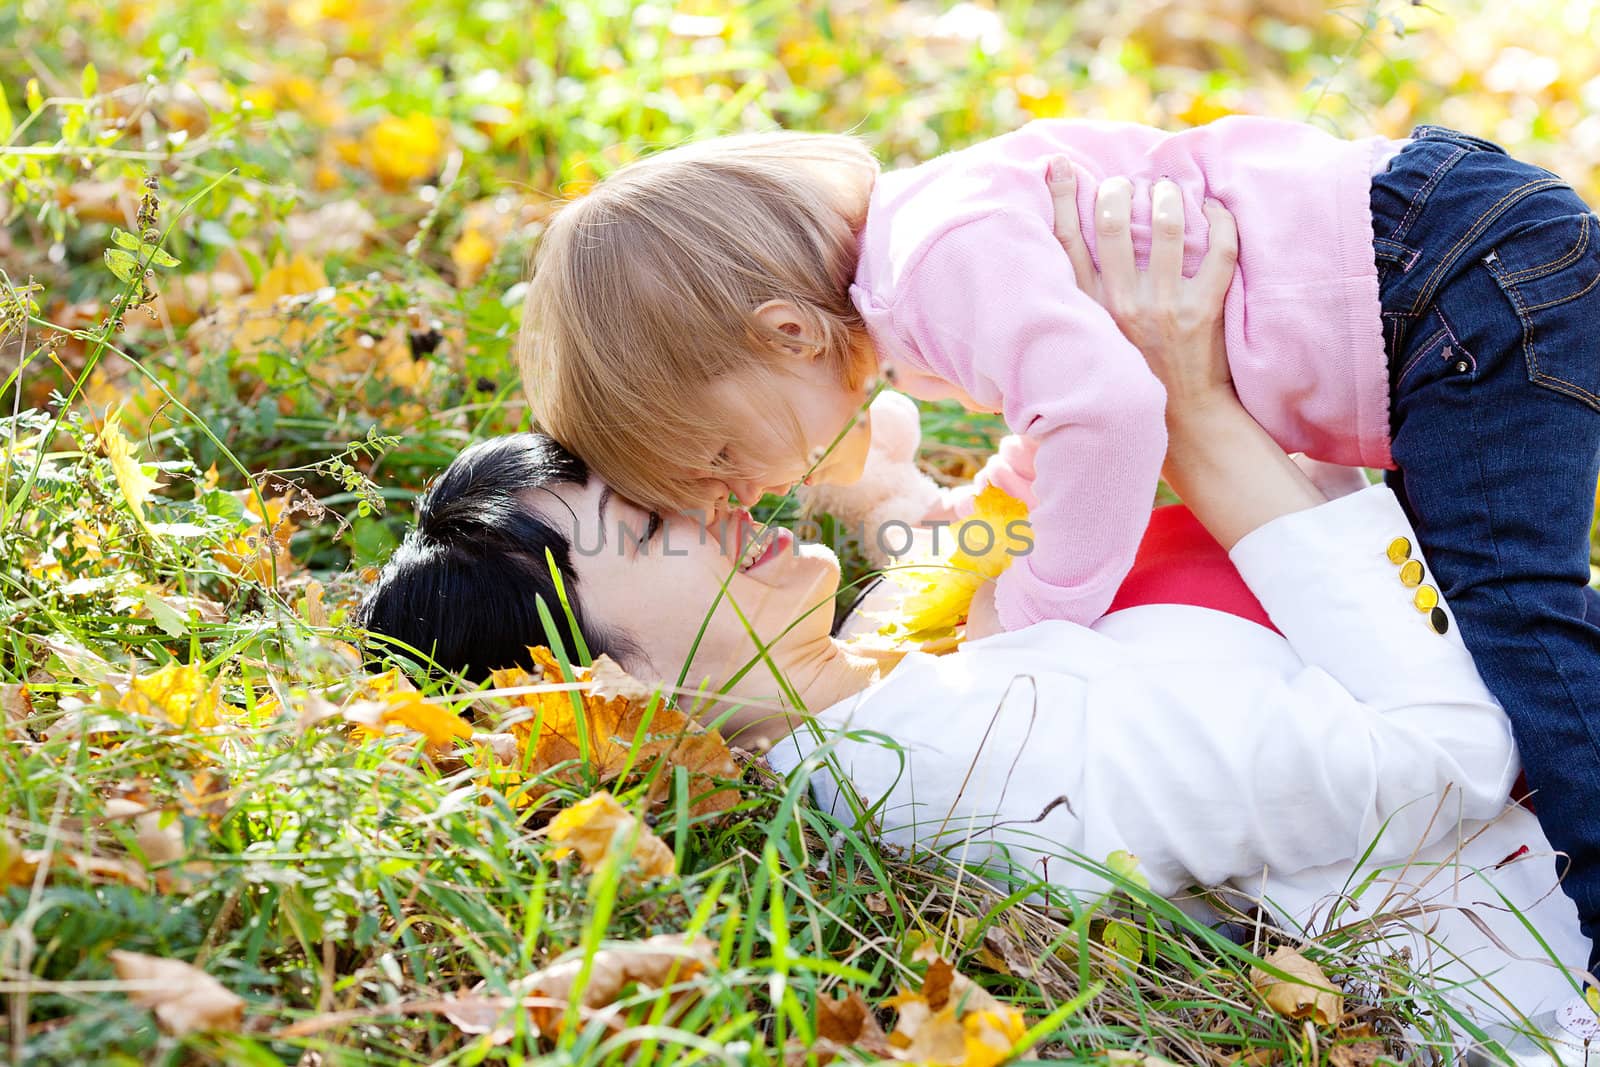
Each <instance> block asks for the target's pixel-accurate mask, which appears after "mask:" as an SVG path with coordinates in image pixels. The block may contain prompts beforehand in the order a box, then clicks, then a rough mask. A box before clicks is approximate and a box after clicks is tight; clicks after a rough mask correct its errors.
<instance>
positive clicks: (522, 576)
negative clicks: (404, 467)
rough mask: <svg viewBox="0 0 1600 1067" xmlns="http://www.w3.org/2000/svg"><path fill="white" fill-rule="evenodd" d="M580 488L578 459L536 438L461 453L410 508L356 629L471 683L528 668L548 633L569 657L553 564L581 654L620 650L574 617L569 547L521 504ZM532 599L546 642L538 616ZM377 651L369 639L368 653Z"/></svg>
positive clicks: (577, 609)
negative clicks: (548, 622) (547, 620)
mask: <svg viewBox="0 0 1600 1067" xmlns="http://www.w3.org/2000/svg"><path fill="white" fill-rule="evenodd" d="M588 481H589V469H588V467H587V466H585V465H584V462H583V461H582V460H581V459H579V458H578V457H577V456H574V455H573V454H572V453H570V452H568V451H567V450H566V449H564V448H562V447H561V446H560V445H558V444H556V442H555V441H554V440H552V439H551V438H549V437H546V436H544V435H543V434H537V433H518V434H509V435H507V436H504V437H496V438H493V439H492V440H488V441H482V442H479V443H478V444H475V445H472V446H471V447H470V448H468V449H466V451H464V452H462V453H461V454H460V455H459V456H457V457H456V458H455V460H454V461H453V462H452V463H451V464H450V466H449V467H447V468H445V471H444V473H443V474H441V475H440V476H439V478H438V480H437V481H435V482H434V483H433V485H432V487H430V488H429V489H428V491H427V492H426V493H424V494H423V496H422V499H421V500H420V501H418V503H417V522H416V526H415V527H414V528H413V529H412V530H411V532H410V533H408V534H406V537H405V540H404V541H402V542H401V543H400V547H399V548H397V549H395V551H394V555H392V556H391V557H389V561H388V563H386V564H384V568H383V573H382V574H381V575H380V576H379V577H378V582H377V585H375V586H374V587H373V589H372V591H371V592H370V593H369V594H368V595H367V598H366V600H365V601H364V602H363V603H362V605H361V609H360V611H359V613H358V614H357V617H356V621H357V624H358V625H359V626H361V627H362V628H363V629H365V630H367V631H368V632H369V633H371V634H374V635H381V636H382V637H387V638H391V639H393V641H394V642H396V643H398V647H397V649H396V650H397V651H399V652H402V653H405V654H407V655H410V653H409V652H408V651H407V650H408V649H414V650H416V652H417V653H420V654H421V655H422V656H424V657H426V660H425V662H431V664H432V665H433V666H435V667H436V668H439V669H443V670H447V671H451V672H453V673H455V674H459V675H462V676H464V677H467V678H471V679H474V680H476V679H480V678H483V677H485V676H487V675H488V673H489V672H490V671H491V670H494V669H495V668H498V667H515V666H522V667H531V666H532V660H531V659H530V657H529V656H528V646H529V645H535V646H537V645H547V646H548V645H550V644H551V643H552V642H551V638H552V636H554V637H558V638H559V639H560V641H561V644H562V646H563V647H564V648H565V649H566V650H567V651H568V653H569V654H572V653H573V652H574V650H575V648H576V645H577V642H576V641H575V640H574V637H573V633H572V627H571V624H570V623H569V622H568V619H567V612H566V610H565V609H564V608H563V607H562V605H561V597H560V595H559V594H558V593H557V592H556V583H555V581H554V580H553V579H552V578H551V574H550V562H549V560H550V559H553V560H554V562H555V568H556V570H557V571H558V572H559V573H560V575H561V582H562V585H563V587H564V588H565V590H566V594H567V602H568V604H569V605H570V606H571V608H572V617H573V619H575V620H576V621H577V624H578V630H579V631H580V632H581V633H582V634H583V637H584V641H585V643H586V644H587V645H588V648H589V651H590V652H591V653H592V654H593V655H595V656H599V655H601V654H602V653H606V652H609V653H610V654H611V655H612V656H613V658H615V657H617V656H618V654H619V653H622V652H625V651H629V650H630V646H629V645H628V643H627V642H626V640H625V639H624V638H622V637H621V636H620V635H612V634H606V633H604V632H602V631H601V630H600V629H598V628H597V627H595V626H593V625H590V624H589V623H588V622H587V621H586V620H585V618H584V614H583V606H582V604H581V602H580V600H579V595H578V593H579V590H578V577H577V575H576V574H575V573H574V572H573V569H572V545H571V542H570V541H569V540H568V539H567V537H566V536H565V535H563V534H562V533H561V531H560V530H559V529H557V528H556V527H554V526H552V525H551V524H550V523H548V522H546V521H545V518H544V516H543V515H541V514H540V512H539V510H538V508H537V507H536V506H535V504H534V502H533V500H532V499H531V497H532V496H533V494H532V493H531V490H535V489H539V488H541V487H550V486H556V485H563V484H572V485H585V484H587V483H588ZM551 503H552V504H553V505H555V506H561V505H560V504H559V502H557V501H555V500H554V499H553V498H551ZM546 553H548V554H549V556H548V558H547V556H546ZM540 598H543V600H544V604H545V607H546V609H547V610H548V611H549V613H550V617H551V618H552V619H553V620H554V622H555V634H554V635H552V634H550V633H549V632H548V631H547V630H546V628H545V625H544V623H543V621H541V619H540V618H539V608H538V603H539V600H540ZM387 643H388V642H374V647H373V651H374V652H380V651H382V645H383V644H387ZM413 658H415V657H413Z"/></svg>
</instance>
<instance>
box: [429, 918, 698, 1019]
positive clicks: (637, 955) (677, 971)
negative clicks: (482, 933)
mask: <svg viewBox="0 0 1600 1067" xmlns="http://www.w3.org/2000/svg"><path fill="white" fill-rule="evenodd" d="M715 958H716V957H715V954H714V951H713V946H712V944H711V943H710V942H709V941H705V940H702V939H700V938H692V937H689V936H688V935H687V934H658V935H656V936H655V937H648V938H645V939H644V940H642V941H629V942H624V943H621V944H612V945H609V946H607V947H605V948H602V949H599V950H598V951H596V952H595V953H594V956H593V958H592V960H589V961H588V962H587V963H586V961H585V958H584V954H583V953H582V952H575V953H570V954H569V955H568V956H566V957H563V958H562V959H559V960H557V961H556V962H555V963H552V964H550V965H548V966H546V967H541V968H540V969H539V970H537V971H534V972H533V973H532V974H530V975H528V976H527V977H526V978H524V979H522V980H521V981H520V982H517V983H516V989H517V991H518V994H519V996H520V1003H521V1005H522V1007H523V1008H524V1009H525V1010H526V1011H527V1013H528V1021H529V1022H530V1023H531V1024H532V1025H533V1027H534V1029H535V1030H536V1031H537V1032H538V1033H540V1034H542V1035H544V1036H546V1037H554V1036H556V1035H558V1034H560V1033H561V1029H562V1023H563V1020H564V1019H565V1018H566V1016H567V1013H568V1011H569V1008H570V1006H571V1005H572V1004H573V1003H574V1001H576V1004H577V1024H578V1025H579V1026H580V1027H581V1026H587V1025H588V1024H589V1023H591V1022H594V1021H596V1020H599V1021H601V1022H603V1023H605V1024H606V1025H607V1026H611V1027H616V1026H619V1025H621V1021H622V1013H623V1007H622V1005H621V1004H620V1003H619V1002H620V1001H622V1000H623V999H624V998H625V997H626V995H627V994H628V992H629V990H630V989H632V990H636V991H638V992H641V993H653V992H659V991H661V990H665V989H673V990H674V992H673V993H672V994H671V999H672V1004H671V1007H669V1008H668V1009H667V1010H666V1011H665V1012H664V1013H662V1014H661V1015H660V1016H659V1022H660V1024H661V1025H664V1026H671V1025H672V1024H673V1022H674V1020H676V1019H678V1018H680V1017H681V1016H682V1013H683V1011H684V1010H685V1009H687V1008H688V1007H689V1005H690V1004H692V1003H693V1002H694V999H695V997H696V993H695V991H694V989H693V988H692V983H693V982H694V981H695V979H696V978H698V977H700V976H701V975H703V974H704V973H705V972H707V971H709V970H710V969H711V968H712V966H713V965H714V963H715ZM680 987H681V988H680ZM517 1003H518V997H517V996H490V995H486V994H467V995H464V996H460V997H453V998H451V999H450V1000H449V1001H446V1002H444V1003H443V1004H441V1005H440V1009H441V1011H442V1013H443V1014H444V1016H445V1018H447V1019H449V1020H450V1021H451V1022H452V1023H453V1024H455V1026H456V1028H457V1029H459V1030H460V1031H461V1032H462V1033H465V1034H472V1035H474V1036H477V1035H485V1036H486V1037H487V1039H488V1042H489V1044H491V1045H502V1044H505V1043H506V1042H507V1041H510V1040H511V1038H512V1035H513V1034H514V1033H515V1027H514V1026H512V1025H511V1020H510V1019H509V1018H508V1016H509V1014H510V1012H511V1009H512V1008H513V1006H514V1005H516V1004H517ZM652 1010H654V1009H652Z"/></svg>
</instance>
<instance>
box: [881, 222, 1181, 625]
mask: <svg viewBox="0 0 1600 1067" xmlns="http://www.w3.org/2000/svg"><path fill="white" fill-rule="evenodd" d="M1071 277H1072V267H1071V264H1070V262H1069V261H1068V259H1067V256H1066V253H1065V252H1064V251H1063V250H1062V248H1061V246H1060V245H1059V244H1058V243H1057V241H1056V238H1055V236H1054V235H1053V233H1052V232H1051V228H1050V226H1049V225H1048V223H1047V222H1046V221H1045V220H1044V219H1043V218H1041V217H1038V216H1034V215H1030V214H1027V213H1025V212H1020V211H1016V212H1013V211H1002V212H996V213H993V214H990V215H986V216H983V217H980V218H977V219H974V220H971V221H969V222H967V223H964V224H962V225H959V226H956V227H954V228H953V229H951V230H948V231H946V232H944V233H943V234H941V235H940V236H939V237H937V238H936V239H934V240H933V241H932V242H931V243H930V245H929V247H928V248H927V249H926V250H925V251H924V254H923V256H922V257H921V259H920V261H919V262H918V263H917V264H916V265H915V266H914V268H913V270H912V271H911V273H910V276H909V278H908V279H907V282H906V285H905V288H904V290H903V292H902V295H901V298H900V300H899V301H898V302H897V304H896V307H895V319H896V326H897V328H898V329H899V331H900V333H901V335H902V337H903V338H904V340H905V341H906V342H907V343H908V344H909V346H910V347H912V348H913V349H914V350H915V351H916V352H917V354H918V355H919V356H920V357H921V358H922V360H923V361H924V362H925V363H926V364H927V366H928V369H929V370H930V371H931V372H932V373H934V374H936V375H938V376H940V377H942V378H944V379H945V380H947V381H950V382H953V383H955V384H957V385H959V386H960V387H961V388H962V389H963V390H965V391H966V393H967V394H968V395H970V396H971V397H972V398H973V400H975V401H976V402H977V403H978V404H980V405H982V406H984V407H989V408H993V409H996V410H999V411H1000V412H1001V413H1002V414H1003V415H1004V417H1005V420H1006V423H1007V424H1008V425H1009V426H1010V427H1011V429H1012V430H1013V431H1014V432H1016V433H1019V434H1026V435H1027V436H1028V437H1030V438H1032V439H1033V440H1034V441H1035V442H1036V443H1037V448H1036V450H1035V454H1034V457H1033V460H1034V469H1035V479H1034V482H1035V484H1034V492H1035V494H1036V496H1037V502H1036V504H1035V506H1034V507H1033V508H1032V510H1031V513H1030V516H1029V518H1030V522H1031V524H1032V536H1033V542H1034V547H1033V550H1032V552H1031V553H1030V554H1028V555H1027V556H1024V557H1019V558H1018V559H1017V560H1016V561H1015V562H1014V563H1013V564H1012V565H1011V567H1010V568H1009V569H1008V570H1007V571H1006V572H1005V574H1003V575H1002V576H1001V577H1000V579H999V581H998V583H997V585H996V587H995V606H996V609H997V613H998V618H999V622H1000V624H1001V626H1003V627H1004V628H1005V629H1008V630H1009V629H1018V628H1020V627H1023V626H1027V625H1029V624H1031V623H1034V622H1038V621H1040V620H1041V619H1049V618H1058V619H1068V620H1071V621H1074V622H1079V623H1085V624H1087V623H1090V622H1093V621H1094V620H1095V619H1096V618H1098V617H1099V616H1100V615H1101V614H1102V613H1103V612H1104V611H1105V609H1106V607H1107V605H1109V604H1110V602H1111V598H1112V596H1113V595H1114V594H1115V592H1116V589H1117V586H1118V585H1119V584H1120V583H1121V581H1122V579H1123V577H1124V576H1126V574H1127V572H1128V568H1129V566H1130V565H1131V564H1132V561H1133V553H1134V550H1135V549H1136V548H1137V547H1138V543H1139V538H1140V536H1141V534H1142V533H1143V531H1144V526H1145V523H1146V522H1147V521H1148V517H1149V513H1150V503H1151V501H1152V499H1153V498H1154V496H1155V489H1156V480H1157V476H1158V474H1159V472H1160V467H1161V460H1162V456H1163V454H1164V452H1165V450H1166V429H1165V424H1164V418H1163V406H1164V403H1165V396H1166V394H1165V392H1164V391H1163V390H1162V388H1161V385H1160V383H1159V382H1158V381H1156V379H1155V378H1154V376H1152V375H1151V374H1150V371H1149V369H1148V368H1147V367H1146V366H1145V362H1144V359H1143V358H1142V357H1141V356H1140V355H1139V352H1138V350H1137V349H1135V348H1134V347H1133V346H1132V345H1131V344H1130V343H1129V342H1128V341H1127V340H1126V339H1125V338H1124V337H1123V336H1122V334H1121V333H1120V332H1119V331H1118V329H1117V327H1116V324H1115V323H1114V322H1113V321H1112V320H1111V318H1110V316H1109V315H1108V314H1107V313H1106V312H1105V311H1104V309H1102V308H1101V307H1100V306H1099V305H1098V304H1096V303H1095V302H1094V301H1093V300H1092V299H1090V298H1089V297H1088V296H1087V295H1085V294H1084V293H1082V292H1080V291H1078V290H1077V289H1075V288H1073V287H1072V286H1071V284H1070V281H1069V280H1070V279H1071ZM1064 280H1068V281H1064ZM956 294H959V296H958V295H956Z"/></svg>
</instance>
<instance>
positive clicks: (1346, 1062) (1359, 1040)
mask: <svg viewBox="0 0 1600 1067" xmlns="http://www.w3.org/2000/svg"><path fill="white" fill-rule="evenodd" d="M1382 1055H1383V1040H1382V1039H1381V1038H1379V1037H1378V1036H1377V1034H1375V1033H1374V1032H1373V1030H1372V1027H1371V1026H1370V1025H1367V1024H1365V1023H1363V1024H1362V1025H1360V1026H1352V1027H1350V1028H1349V1029H1346V1030H1341V1031H1340V1032H1339V1035H1338V1036H1337V1037H1336V1038H1335V1039H1334V1042H1333V1044H1332V1046H1330V1047H1329V1049H1328V1067H1372V1065H1373V1064H1375V1063H1377V1062H1378V1059H1379V1057H1381V1056H1382Z"/></svg>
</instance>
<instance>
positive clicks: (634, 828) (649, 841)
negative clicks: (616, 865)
mask: <svg viewBox="0 0 1600 1067" xmlns="http://www.w3.org/2000/svg"><path fill="white" fill-rule="evenodd" d="M548 834H549V837H550V840H551V841H554V842H556V843H557V844H559V845H561V846H562V847H560V848H558V849H556V850H555V851H554V852H553V853H552V854H551V855H552V858H554V859H560V858H562V857H563V856H567V855H570V854H572V853H573V852H576V853H577V854H578V858H579V859H580V860H582V861H583V869H584V870H585V871H592V870H594V869H595V868H596V867H598V866H599V865H600V864H601V863H603V862H604V861H605V859H606V857H608V856H610V855H612V854H614V853H623V852H625V853H627V854H628V855H629V856H630V857H631V858H632V860H633V862H634V863H635V864H637V865H638V868H639V873H640V874H641V875H643V876H644V877H646V878H670V877H671V876H672V875H674V874H676V873H677V870H678V867H677V863H676V862H675V861H674V860H673V857H672V849H670V848H668V847H667V845H666V842H664V841H662V840H661V838H659V837H657V836H656V835H655V834H654V833H653V832H652V831H651V830H650V828H649V827H647V826H645V825H644V824H643V823H642V822H640V821H639V820H638V819H637V818H635V817H634V815H633V813H632V812H630V811H629V810H628V809H627V808H624V807H623V806H622V805H621V804H619V803H617V798H616V797H613V796H612V795H611V794H610V793H596V794H595V795H594V796H592V797H588V798H587V799H584V800H580V801H578V803H576V804H574V805H572V806H571V807H569V808H566V809H564V810H562V811H561V812H560V813H559V814H558V815H556V817H555V818H554V819H551V820H550V826H549V829H548Z"/></svg>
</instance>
